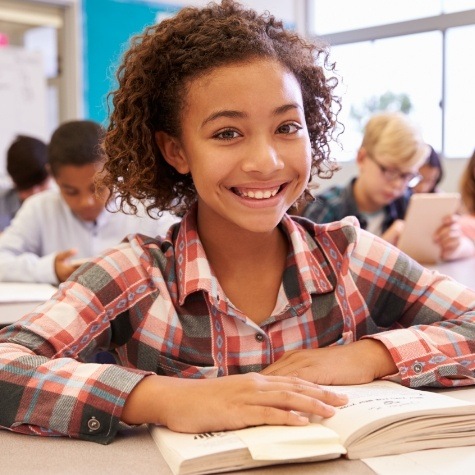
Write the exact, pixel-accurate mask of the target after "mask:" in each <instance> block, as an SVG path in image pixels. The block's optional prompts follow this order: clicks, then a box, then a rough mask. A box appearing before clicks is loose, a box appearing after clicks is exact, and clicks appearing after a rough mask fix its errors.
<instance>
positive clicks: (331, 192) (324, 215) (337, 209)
mask: <svg viewBox="0 0 475 475" xmlns="http://www.w3.org/2000/svg"><path fill="white" fill-rule="evenodd" d="M355 181H356V178H354V179H353V180H351V181H350V182H349V183H348V185H346V186H344V187H342V186H332V187H331V188H329V189H328V190H325V191H324V192H323V193H320V194H319V195H317V196H316V197H315V201H313V202H311V203H309V204H308V205H307V206H306V207H305V208H304V210H303V212H302V216H304V217H305V218H308V219H310V220H312V221H313V222H314V223H320V224H322V223H331V222H332V221H339V220H340V219H343V218H345V217H346V216H356V217H357V218H358V221H359V222H360V226H361V227H362V228H363V229H366V228H367V222H366V218H365V217H364V215H363V213H362V212H361V211H360V210H359V209H358V205H357V204H356V200H355V195H354V193H353V187H354V184H355ZM411 194H412V192H411V190H410V189H409V188H408V189H406V191H405V192H404V194H403V195H402V196H400V197H399V198H397V199H395V200H394V201H392V202H391V203H389V204H388V205H386V206H384V208H383V211H384V219H383V223H382V230H381V231H382V232H383V233H384V231H386V230H387V229H388V228H389V226H391V224H393V223H394V221H396V219H404V216H405V214H406V210H407V206H408V204H409V199H410V197H411Z"/></svg>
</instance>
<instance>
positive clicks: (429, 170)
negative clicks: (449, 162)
mask: <svg viewBox="0 0 475 475" xmlns="http://www.w3.org/2000/svg"><path fill="white" fill-rule="evenodd" d="M419 175H421V180H420V181H419V183H418V184H417V185H416V186H414V187H413V188H412V191H413V192H414V193H437V192H438V191H440V190H439V183H440V182H441V181H442V178H444V169H443V167H442V159H441V157H440V155H439V154H438V153H437V152H436V151H435V150H434V148H433V147H430V154H429V157H428V158H427V161H426V162H425V163H424V165H422V167H421V168H419Z"/></svg>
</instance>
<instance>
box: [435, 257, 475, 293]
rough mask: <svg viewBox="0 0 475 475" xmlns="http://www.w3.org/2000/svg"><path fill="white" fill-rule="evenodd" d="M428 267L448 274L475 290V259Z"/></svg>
mask: <svg viewBox="0 0 475 475" xmlns="http://www.w3.org/2000/svg"><path fill="white" fill-rule="evenodd" d="M426 267H427V268H428V269H432V270H437V271H439V272H440V273H441V274H446V275H448V276H450V277H452V278H453V279H455V280H457V281H458V282H460V283H462V284H464V285H466V286H467V287H470V288H471V289H475V257H471V258H469V259H462V260H459V261H453V262H441V263H439V264H436V265H432V266H426Z"/></svg>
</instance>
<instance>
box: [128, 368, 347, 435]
mask: <svg viewBox="0 0 475 475" xmlns="http://www.w3.org/2000/svg"><path fill="white" fill-rule="evenodd" d="M347 401H348V399H347V397H346V396H343V395H338V394H336V393H333V392H330V391H327V390H324V389H322V388H320V387H319V386H318V385H316V384H312V383H309V382H308V381H303V380H300V379H297V378H292V377H282V376H264V375H261V374H257V373H248V374H242V375H233V376H224V377H222V378H215V379H199V380H194V379H180V378H172V377H167V376H155V375H153V376H148V377H146V378H144V379H143V380H142V381H141V382H140V383H139V384H138V385H137V386H136V387H135V389H134V390H133V391H132V392H131V394H130V395H129V397H128V398H127V401H126V403H125V406H124V409H123V412H122V421H124V422H126V423H128V424H142V423H147V422H153V423H157V424H162V425H164V426H167V427H168V428H170V429H172V430H175V431H178V432H192V433H199V432H209V431H220V430H233V429H242V428H244V427H249V426H257V425H263V424H271V425H293V426H299V425H306V424H308V418H307V417H305V416H302V415H301V414H299V413H300V412H301V413H308V414H315V415H318V416H322V417H330V416H332V415H333V414H334V409H333V407H332V406H340V405H343V404H346V402H347Z"/></svg>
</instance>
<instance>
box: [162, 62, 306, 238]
mask: <svg viewBox="0 0 475 475" xmlns="http://www.w3.org/2000/svg"><path fill="white" fill-rule="evenodd" d="M181 125H182V135H181V138H180V139H179V140H175V139H172V138H168V139H167V138H165V142H163V140H161V139H160V136H161V134H162V133H157V142H158V143H159V146H161V149H162V151H163V152H164V156H166V157H167V161H168V162H169V163H171V164H172V165H173V166H174V167H175V168H176V169H177V170H178V171H179V172H180V173H188V172H190V173H191V175H192V177H193V181H194V184H195V186H196V189H197V192H198V224H199V226H200V228H202V227H203V226H206V227H208V226H213V229H217V228H216V227H217V226H221V228H220V229H227V230H229V229H230V226H231V227H237V228H240V229H245V230H248V231H252V232H270V231H272V230H273V229H275V227H276V226H277V224H278V223H279V222H280V220H281V219H282V216H283V215H284V213H285V212H286V211H287V209H288V208H289V207H290V206H291V205H292V204H293V203H294V202H295V200H296V199H297V198H298V197H299V196H300V195H301V194H302V192H303V191H304V189H305V187H306V186H307V182H308V179H309V173H310V165H311V148H310V140H309V136H308V131H307V127H306V123H305V116H304V109H303V100H302V93H301V89H300V86H299V83H298V81H297V79H296V78H295V76H294V75H293V74H292V73H290V72H289V71H287V70H286V69H285V68H283V67H282V66H281V65H280V64H279V63H277V62H274V61H270V60H254V61H252V62H249V63H239V64H231V65H228V66H222V67H219V68H216V69H213V70H212V71H211V72H209V73H208V74H206V75H205V76H202V77H200V78H197V79H195V80H193V81H192V82H191V83H190V84H189V87H188V93H187V97H186V101H185V107H184V111H183V113H182V123H181ZM162 137H163V134H162ZM167 141H168V146H167V145H164V143H167Z"/></svg>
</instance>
